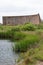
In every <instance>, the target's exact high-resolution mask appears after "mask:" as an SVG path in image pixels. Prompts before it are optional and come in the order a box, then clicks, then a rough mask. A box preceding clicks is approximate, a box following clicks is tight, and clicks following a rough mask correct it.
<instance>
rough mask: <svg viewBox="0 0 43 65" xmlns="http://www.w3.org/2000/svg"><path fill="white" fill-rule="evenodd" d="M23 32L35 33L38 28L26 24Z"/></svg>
mask: <svg viewBox="0 0 43 65" xmlns="http://www.w3.org/2000/svg"><path fill="white" fill-rule="evenodd" d="M22 30H24V31H26V30H27V31H34V30H36V27H35V25H33V24H25V25H24V26H23V27H22Z"/></svg>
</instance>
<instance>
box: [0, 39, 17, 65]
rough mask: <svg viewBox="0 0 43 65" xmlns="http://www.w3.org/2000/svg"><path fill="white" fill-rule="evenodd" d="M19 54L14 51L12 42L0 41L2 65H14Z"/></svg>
mask: <svg viewBox="0 0 43 65" xmlns="http://www.w3.org/2000/svg"><path fill="white" fill-rule="evenodd" d="M17 58H18V54H16V53H15V52H13V50H12V42H10V41H9V40H0V65H14V64H15V59H17Z"/></svg>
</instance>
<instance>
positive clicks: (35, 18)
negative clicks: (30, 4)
mask: <svg viewBox="0 0 43 65" xmlns="http://www.w3.org/2000/svg"><path fill="white" fill-rule="evenodd" d="M29 22H31V23H33V24H39V23H40V22H41V19H40V15H39V14H36V15H29V16H28V15H27V16H3V25H20V24H25V23H29Z"/></svg>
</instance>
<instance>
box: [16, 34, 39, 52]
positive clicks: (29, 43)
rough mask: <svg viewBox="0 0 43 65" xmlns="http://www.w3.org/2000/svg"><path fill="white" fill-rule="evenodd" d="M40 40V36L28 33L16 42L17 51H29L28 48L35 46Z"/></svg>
mask: <svg viewBox="0 0 43 65" xmlns="http://www.w3.org/2000/svg"><path fill="white" fill-rule="evenodd" d="M38 41H39V38H38V36H37V35H28V36H26V37H25V38H24V39H23V40H21V41H19V42H18V43H16V44H15V51H17V52H24V51H27V49H29V48H31V47H33V46H34V45H35V44H36V43H37V42H38Z"/></svg>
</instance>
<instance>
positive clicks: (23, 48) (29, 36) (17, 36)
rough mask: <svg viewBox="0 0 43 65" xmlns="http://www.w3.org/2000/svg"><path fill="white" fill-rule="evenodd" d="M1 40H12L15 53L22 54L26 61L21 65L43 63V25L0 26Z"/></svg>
mask: <svg viewBox="0 0 43 65" xmlns="http://www.w3.org/2000/svg"><path fill="white" fill-rule="evenodd" d="M0 39H10V40H11V41H13V42H16V43H14V45H13V51H14V50H15V52H20V58H19V59H18V62H19V61H21V60H22V59H23V60H24V61H23V62H22V63H21V64H19V65H34V64H35V63H36V62H37V61H39V60H40V61H43V24H39V25H34V24H31V23H30V24H24V25H17V26H2V25H1V26H0Z"/></svg>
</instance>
